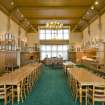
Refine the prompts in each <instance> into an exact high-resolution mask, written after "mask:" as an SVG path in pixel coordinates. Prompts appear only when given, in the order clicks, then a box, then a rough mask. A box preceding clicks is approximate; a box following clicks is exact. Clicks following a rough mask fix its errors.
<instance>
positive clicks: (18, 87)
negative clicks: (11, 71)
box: [17, 84, 20, 104]
mask: <svg viewBox="0 0 105 105" xmlns="http://www.w3.org/2000/svg"><path fill="white" fill-rule="evenodd" d="M17 101H18V104H19V102H20V84H18V85H17Z"/></svg>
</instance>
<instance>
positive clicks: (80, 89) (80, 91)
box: [79, 85, 82, 105]
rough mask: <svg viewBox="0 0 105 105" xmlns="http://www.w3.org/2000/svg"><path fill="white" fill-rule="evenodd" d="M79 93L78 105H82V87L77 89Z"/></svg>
mask: <svg viewBox="0 0 105 105" xmlns="http://www.w3.org/2000/svg"><path fill="white" fill-rule="evenodd" d="M79 93H80V105H82V86H81V85H80V87H79Z"/></svg>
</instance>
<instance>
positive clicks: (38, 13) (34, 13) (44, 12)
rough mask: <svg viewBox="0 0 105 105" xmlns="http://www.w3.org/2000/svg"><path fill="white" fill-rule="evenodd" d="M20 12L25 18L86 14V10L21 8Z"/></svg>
mask: <svg viewBox="0 0 105 105" xmlns="http://www.w3.org/2000/svg"><path fill="white" fill-rule="evenodd" d="M20 10H21V12H22V13H23V14H24V15H25V16H26V17H28V18H29V17H42V18H43V17H44V18H45V17H46V18H48V17H62V18H63V17H81V16H82V15H83V14H84V12H86V10H87V8H85V9H83V8H70V9H68V8H61V9H56V8H50V9H47V8H25V9H24V8H21V9H20Z"/></svg>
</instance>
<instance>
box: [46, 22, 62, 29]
mask: <svg viewBox="0 0 105 105" xmlns="http://www.w3.org/2000/svg"><path fill="white" fill-rule="evenodd" d="M62 27H63V24H62V23H60V22H57V21H51V22H49V23H46V28H53V29H59V28H62Z"/></svg>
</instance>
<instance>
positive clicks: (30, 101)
mask: <svg viewBox="0 0 105 105" xmlns="http://www.w3.org/2000/svg"><path fill="white" fill-rule="evenodd" d="M15 105H17V103H15ZM19 105H77V104H75V102H74V100H73V98H72V95H71V92H70V89H69V86H68V84H67V78H66V76H65V74H64V71H63V70H62V69H55V70H54V69H52V68H51V67H48V66H44V67H43V70H42V73H41V75H40V78H39V80H38V81H37V83H36V84H35V86H34V87H33V90H32V92H31V93H30V95H29V96H27V98H26V99H25V101H24V102H23V103H20V104H19Z"/></svg>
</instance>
